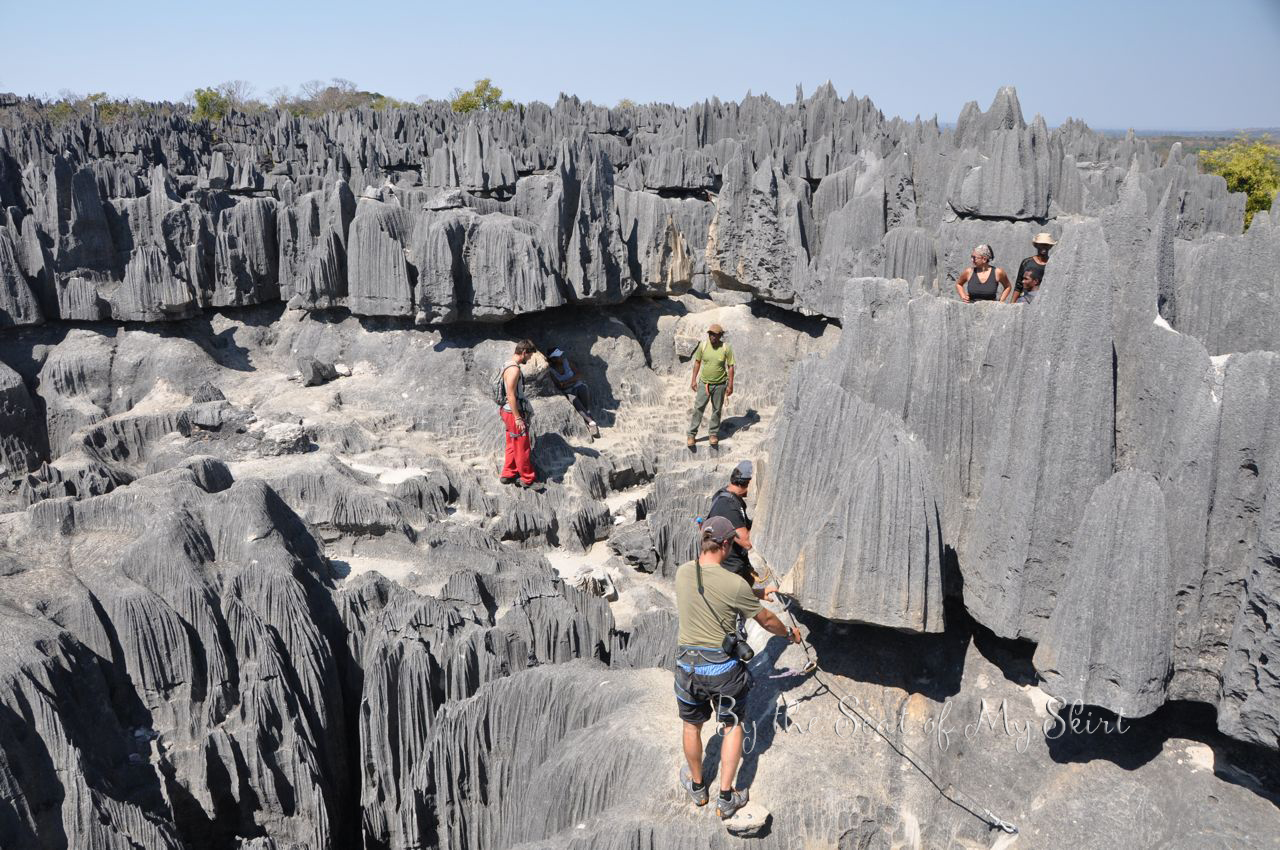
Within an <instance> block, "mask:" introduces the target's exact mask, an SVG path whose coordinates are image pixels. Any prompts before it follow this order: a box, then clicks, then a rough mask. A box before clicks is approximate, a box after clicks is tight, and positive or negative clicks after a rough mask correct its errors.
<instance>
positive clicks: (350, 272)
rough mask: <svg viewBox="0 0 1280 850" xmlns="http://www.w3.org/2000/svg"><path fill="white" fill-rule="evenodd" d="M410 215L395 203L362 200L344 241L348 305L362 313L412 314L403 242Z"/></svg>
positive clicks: (409, 224)
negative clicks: (348, 235)
mask: <svg viewBox="0 0 1280 850" xmlns="http://www.w3.org/2000/svg"><path fill="white" fill-rule="evenodd" d="M411 229H412V222H411V220H410V217H409V215H408V214H407V213H406V212H405V211H404V210H403V209H401V208H400V207H399V206H396V205H394V204H386V203H382V202H380V201H373V200H363V199H362V200H361V201H360V203H359V205H358V206H357V207H356V214H355V218H353V219H352V221H351V232H350V237H349V242H348V244H347V286H348V298H347V305H348V306H349V307H350V308H351V312H353V313H356V314H358V315H361V316H411V315H413V312H414V311H413V283H412V282H411V280H410V268H409V264H408V262H407V259H406V255H407V249H406V248H405V241H406V240H407V239H408V237H409V234H410V232H411Z"/></svg>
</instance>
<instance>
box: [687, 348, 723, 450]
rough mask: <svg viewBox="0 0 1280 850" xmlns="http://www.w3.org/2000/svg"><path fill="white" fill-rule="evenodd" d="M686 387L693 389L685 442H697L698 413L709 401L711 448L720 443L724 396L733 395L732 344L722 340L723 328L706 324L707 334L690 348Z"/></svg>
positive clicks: (700, 424)
mask: <svg viewBox="0 0 1280 850" xmlns="http://www.w3.org/2000/svg"><path fill="white" fill-rule="evenodd" d="M689 389H691V390H693V391H694V397H693V415H692V418H691V419H690V420H689V439H688V440H687V441H686V444H687V445H688V446H689V448H690V449H692V448H694V446H695V445H696V444H697V441H698V429H699V428H701V427H702V413H703V411H705V410H706V409H707V402H708V401H710V402H711V423H710V424H709V425H708V427H707V433H708V434H709V435H710V438H711V447H712V448H713V449H714V448H715V447H716V446H718V445H720V412H721V411H722V410H723V409H724V400H725V399H726V398H728V397H729V396H731V395H733V346H732V345H730V344H729V343H727V342H725V341H724V328H722V327H720V325H719V324H713V325H712V326H711V327H709V328H707V338H706V339H705V340H703V341H702V342H700V343H698V347H697V348H695V349H694V351H693V377H692V378H691V379H690V381H689Z"/></svg>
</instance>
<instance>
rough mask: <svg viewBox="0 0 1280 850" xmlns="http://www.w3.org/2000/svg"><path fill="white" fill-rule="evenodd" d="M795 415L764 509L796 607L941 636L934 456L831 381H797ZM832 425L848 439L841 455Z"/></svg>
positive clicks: (772, 555)
mask: <svg viewBox="0 0 1280 850" xmlns="http://www.w3.org/2000/svg"><path fill="white" fill-rule="evenodd" d="M785 409H786V410H787V411H788V413H789V415H787V416H786V418H785V420H784V424H783V425H782V427H781V431H780V433H779V435H778V437H777V443H776V446H775V448H774V450H773V452H772V455H771V467H770V469H771V472H770V478H769V483H768V484H767V485H766V486H767V489H766V492H767V494H768V496H767V498H768V504H767V505H765V506H762V511H767V514H768V521H769V527H770V528H771V529H777V531H774V532H773V533H772V534H770V535H769V536H768V538H767V539H768V541H769V543H768V545H767V546H766V547H765V548H764V551H765V554H766V555H767V557H768V558H769V561H770V563H772V564H776V565H778V566H780V567H783V568H789V569H792V570H794V577H795V579H794V585H793V591H794V593H795V595H796V598H797V599H798V600H799V601H800V602H801V604H803V605H804V607H805V609H806V610H808V611H813V612H814V613H817V614H821V615H822V616H824V617H826V618H828V619H831V620H840V621H848V622H858V623H871V624H875V625H881V626H890V627H893V628H898V629H904V630H908V631H916V632H936V631H941V630H942V628H943V625H944V624H943V617H942V559H943V552H942V528H941V519H940V517H941V508H940V506H939V497H940V493H939V491H938V489H937V486H936V485H935V484H934V482H933V475H932V473H933V469H934V464H933V462H932V460H931V459H930V458H929V456H928V452H927V450H925V449H924V447H923V446H922V445H921V444H920V442H919V441H918V440H917V439H916V438H915V437H912V436H911V435H909V434H907V433H906V431H905V430H904V429H903V428H902V426H901V423H900V422H894V421H893V417H892V416H891V415H890V414H889V413H887V412H886V411H883V410H879V409H877V408H876V407H875V406H874V405H871V404H869V403H868V402H865V401H863V400H862V399H860V398H859V397H858V396H857V395H856V394H854V393H852V392H850V391H848V390H845V389H844V388H842V387H840V386H839V385H838V384H835V383H833V382H830V381H828V380H826V379H824V378H820V377H810V378H806V379H803V380H798V381H796V383H795V384H794V385H793V388H792V392H791V393H790V397H789V398H788V399H787V401H786V403H785ZM832 423H838V424H839V427H840V429H841V431H842V433H843V434H845V435H846V436H845V438H844V439H841V440H840V441H839V442H840V444H839V447H838V451H837V450H834V447H833V446H832V444H831V435H830V433H829V428H830V426H831V424H832ZM798 469H808V470H811V473H810V474H805V475H799V474H796V473H795V470H798ZM775 470H776V471H777V472H775ZM779 472H780V473H781V474H778V473H779ZM782 529H786V531H785V533H784V532H783V531H782Z"/></svg>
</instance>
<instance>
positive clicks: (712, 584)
mask: <svg viewBox="0 0 1280 850" xmlns="http://www.w3.org/2000/svg"><path fill="white" fill-rule="evenodd" d="M737 533H738V532H737V529H735V528H734V527H733V523H731V522H729V520H727V519H725V518H724V517H722V516H713V517H711V518H710V519H708V520H707V521H706V522H704V523H703V524H702V544H701V553H700V554H699V556H698V560H697V561H689V562H688V563H686V564H681V565H680V566H679V567H678V568H677V569H676V582H675V583H676V611H677V613H678V614H679V616H680V627H679V632H678V636H677V640H678V641H679V643H680V645H679V647H678V648H677V652H676V671H675V673H676V706H677V708H678V709H679V713H680V719H681V720H683V721H684V732H683V745H684V757H685V761H686V762H688V764H687V765H686V766H685V767H683V768H681V770H680V784H681V786H682V787H683V788H684V789H685V791H686V792H688V794H689V796H690V797H691V798H692V799H693V802H694V803H695V804H696V805H699V806H705V805H706V804H707V798H708V794H707V783H706V782H704V781H703V778H702V724H703V723H705V722H707V721H708V720H709V719H711V708H712V705H714V706H715V709H716V717H717V719H718V721H719V722H720V723H721V724H723V725H724V726H725V732H724V742H723V746H722V747H721V750H720V799H719V800H718V801H717V802H716V809H717V811H718V812H719V814H720V817H721V818H728V817H731V816H732V815H733V814H734V812H736V811H738V809H741V808H742V807H743V806H745V805H746V804H747V792H746V790H745V789H743V790H735V789H734V787H733V780H734V778H735V776H736V775H737V772H738V763H739V762H740V761H741V760H742V737H743V733H742V724H741V723H739V722H738V721H739V719H741V718H742V717H744V716H745V714H746V698H747V691H748V690H750V688H751V674H750V672H749V671H748V670H747V665H746V664H744V663H742V662H741V661H740V660H738V659H737V658H736V657H730V656H729V655H728V654H726V653H725V651H724V649H723V647H724V642H725V638H726V636H728V635H729V634H731V633H734V632H736V631H737V628H738V625H737V618H738V616H739V615H741V616H742V617H743V618H744V619H745V618H750V619H754V620H755V621H756V622H757V623H759V624H760V625H761V627H763V628H764V629H765V630H767V631H769V632H771V633H773V634H775V635H785V636H786V637H787V638H789V639H790V640H791V641H792V642H793V643H799V642H800V633H799V632H798V631H797V630H795V629H788V628H787V627H786V626H784V625H783V624H782V621H781V620H779V619H778V618H777V616H776V615H775V614H774V613H773V612H772V611H770V610H769V609H768V608H765V607H763V606H762V605H761V604H760V600H759V599H758V598H757V597H756V595H755V594H754V593H753V592H752V590H751V586H750V585H749V584H747V583H746V582H745V581H743V580H742V578H741V577H739V576H738V575H737V574H736V573H732V572H730V571H729V570H727V569H725V568H724V567H723V566H722V562H723V561H724V559H725V556H726V555H728V554H729V551H730V547H731V546H732V545H733V541H734V539H736V537H737Z"/></svg>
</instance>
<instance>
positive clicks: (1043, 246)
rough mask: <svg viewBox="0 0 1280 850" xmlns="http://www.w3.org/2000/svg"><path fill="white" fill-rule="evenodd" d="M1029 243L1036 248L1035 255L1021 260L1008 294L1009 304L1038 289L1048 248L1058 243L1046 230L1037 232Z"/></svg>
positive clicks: (1047, 259) (1047, 262) (1046, 259)
mask: <svg viewBox="0 0 1280 850" xmlns="http://www.w3.org/2000/svg"><path fill="white" fill-rule="evenodd" d="M1031 244H1032V246H1033V247H1034V248H1035V249H1036V253H1035V256H1034V257H1027V258H1026V259H1025V260H1023V261H1022V265H1020V266H1018V276H1017V277H1016V278H1015V279H1014V281H1013V291H1012V293H1011V294H1010V295H1009V303H1010V304H1017V303H1018V299H1019V298H1021V297H1023V295H1024V293H1028V292H1035V291H1037V290H1039V289H1040V283H1041V281H1043V280H1044V269H1045V266H1047V265H1049V249H1050V248H1052V247H1053V246H1054V245H1057V244H1058V243H1057V242H1054V241H1053V237H1052V236H1050V235H1049V234H1048V233H1047V232H1046V233H1037V234H1036V235H1035V237H1034V238H1033V239H1032V240H1031Z"/></svg>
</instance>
